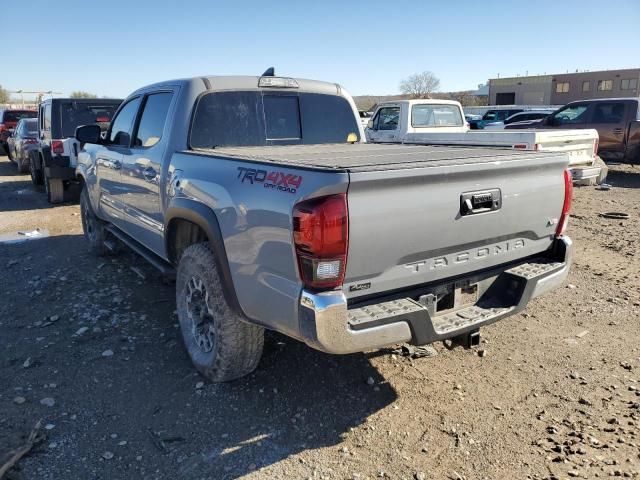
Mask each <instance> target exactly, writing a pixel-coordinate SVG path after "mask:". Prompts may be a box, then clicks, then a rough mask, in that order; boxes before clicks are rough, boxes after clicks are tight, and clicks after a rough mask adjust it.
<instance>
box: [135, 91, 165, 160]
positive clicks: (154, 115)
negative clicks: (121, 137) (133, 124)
mask: <svg viewBox="0 0 640 480" xmlns="http://www.w3.org/2000/svg"><path fill="white" fill-rule="evenodd" d="M172 97H173V95H172V94H171V93H169V92H163V93H154V94H152V95H149V96H148V97H147V100H146V101H145V104H144V110H143V111H142V117H141V118H140V125H139V126H138V132H137V133H136V139H135V141H134V142H133V145H134V146H135V147H143V148H149V147H153V146H154V145H155V144H156V143H158V142H159V141H160V139H161V138H162V132H163V130H164V124H165V122H166V120H167V113H168V112H169V105H171V98H172Z"/></svg>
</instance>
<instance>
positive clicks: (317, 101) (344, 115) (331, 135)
mask: <svg viewBox="0 0 640 480" xmlns="http://www.w3.org/2000/svg"><path fill="white" fill-rule="evenodd" d="M349 134H355V135H356V137H357V138H358V139H359V136H360V134H359V127H358V123H357V119H356V117H355V115H354V113H353V109H352V107H351V104H350V103H349V102H348V101H347V100H346V99H345V98H343V97H340V96H337V95H326V94H318V93H306V92H290V91H278V90H274V91H271V90H270V91H262V90H257V91H237V92H234V91H231V92H207V93H205V94H204V95H202V96H201V97H200V98H199V99H198V100H197V102H196V106H195V109H194V114H193V120H192V122H191V131H190V134H189V139H190V140H189V144H190V147H191V148H194V149H207V148H215V147H223V146H264V145H291V144H326V143H346V142H347V137H348V136H349Z"/></svg>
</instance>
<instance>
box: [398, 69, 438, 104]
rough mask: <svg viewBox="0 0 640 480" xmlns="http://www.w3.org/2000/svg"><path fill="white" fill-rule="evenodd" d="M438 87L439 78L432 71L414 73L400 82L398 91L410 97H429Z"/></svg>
mask: <svg viewBox="0 0 640 480" xmlns="http://www.w3.org/2000/svg"><path fill="white" fill-rule="evenodd" d="M439 89H440V79H439V78H438V77H436V76H435V75H434V74H433V73H432V72H429V71H425V72H422V73H414V74H413V75H410V76H408V77H407V78H405V79H404V80H402V81H401V82H400V91H401V92H402V93H403V94H405V95H409V96H410V97H412V98H430V97H431V94H432V93H433V92H436V91H438V90H439Z"/></svg>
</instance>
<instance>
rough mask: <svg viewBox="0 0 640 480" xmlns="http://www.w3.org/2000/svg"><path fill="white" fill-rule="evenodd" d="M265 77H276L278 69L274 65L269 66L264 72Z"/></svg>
mask: <svg viewBox="0 0 640 480" xmlns="http://www.w3.org/2000/svg"><path fill="white" fill-rule="evenodd" d="M262 76H263V77H275V76H276V70H275V68H273V67H269V68H267V69H266V70H265V71H264V73H263V74H262Z"/></svg>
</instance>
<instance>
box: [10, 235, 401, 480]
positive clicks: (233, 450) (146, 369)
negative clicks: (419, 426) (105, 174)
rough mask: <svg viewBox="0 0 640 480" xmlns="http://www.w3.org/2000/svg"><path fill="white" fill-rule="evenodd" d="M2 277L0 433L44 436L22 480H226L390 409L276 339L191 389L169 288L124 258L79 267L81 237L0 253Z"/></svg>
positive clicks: (355, 378) (356, 378)
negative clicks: (246, 365) (243, 373)
mask: <svg viewBox="0 0 640 480" xmlns="http://www.w3.org/2000/svg"><path fill="white" fill-rule="evenodd" d="M0 266H1V267H2V269H3V271H6V272H7V275H3V276H2V278H0V290H2V292H3V295H5V298H10V299H12V300H11V302H3V303H2V304H0V329H1V330H2V332H3V334H2V335H1V336H0V351H2V352H3V353H2V356H1V357H0V378H2V381H1V382H0V402H1V403H2V408H0V426H1V428H2V429H3V430H4V431H5V432H7V437H6V438H13V439H17V438H19V436H20V435H21V434H24V433H25V432H24V430H25V429H27V428H28V426H30V425H31V426H32V425H33V424H35V422H36V421H37V419H43V424H47V423H50V424H52V425H55V428H53V429H52V430H50V431H47V432H46V434H47V437H48V438H47V439H46V440H45V441H44V442H43V443H42V444H41V445H40V446H39V447H38V448H37V449H36V450H35V451H34V452H33V454H32V455H31V456H29V457H28V458H25V459H24V460H23V461H22V463H21V466H22V469H23V473H24V475H25V478H35V477H38V478H94V477H100V478H158V477H162V478H215V479H225V478H237V477H240V476H242V475H244V474H247V473H250V472H252V471H256V470H258V469H260V468H261V467H263V466H268V465H272V464H276V463H278V462H279V461H280V460H283V459H285V458H287V457H289V456H291V455H294V454H296V453H298V452H300V451H303V450H309V449H317V448H321V447H327V446H336V445H338V444H339V443H341V441H342V438H343V436H344V435H345V434H347V432H348V431H349V429H350V428H351V427H356V426H358V425H360V424H362V423H363V422H365V421H366V419H367V418H368V417H369V416H371V415H373V414H375V413H376V412H379V411H380V410H381V409H384V408H385V407H387V406H388V405H390V404H391V403H393V402H394V400H395V399H396V393H395V391H394V390H393V389H392V388H391V387H390V386H389V385H388V384H387V383H386V382H385V381H384V379H383V378H382V377H381V375H380V374H379V373H378V372H377V370H376V369H375V368H373V367H372V365H371V364H370V362H369V361H368V360H367V357H366V356H365V355H363V354H356V355H348V356H330V355H326V354H322V353H320V352H317V351H314V350H312V349H310V348H308V347H307V346H305V345H303V344H301V343H299V342H296V341H293V340H291V339H288V338H286V337H283V336H281V335H278V334H274V333H269V334H267V340H266V345H265V352H264V356H263V359H262V361H261V363H260V365H259V367H258V369H257V370H256V371H255V372H254V373H253V374H251V375H249V376H247V377H246V378H243V379H240V380H237V381H234V382H231V383H227V384H211V383H208V382H205V383H204V385H199V384H198V382H201V381H203V379H202V378H201V377H200V376H199V375H198V374H197V373H196V372H195V371H194V369H193V367H192V365H191V363H190V361H189V359H188V357H187V355H186V352H185V350H184V348H183V346H182V340H181V338H180V333H179V329H178V328H177V318H176V316H175V313H174V310H175V301H174V287H173V285H167V284H164V283H162V281H161V280H160V278H159V276H158V274H156V272H155V271H154V270H152V268H151V267H149V266H148V265H147V264H146V263H145V262H144V261H143V260H141V259H140V258H138V257H136V256H135V255H133V254H126V253H125V254H122V255H120V256H117V257H103V258H95V257H93V256H91V255H89V254H88V253H86V245H85V244H84V239H83V238H82V237H81V236H79V235H67V236H58V237H48V238H44V239H41V240H34V241H29V242H25V243H22V244H16V245H6V244H5V245H0ZM134 270H137V272H136V271H134ZM142 277H144V279H143V278H142ZM52 319H54V320H53V321H52ZM78 332H81V333H78ZM105 352H106V353H105ZM110 352H111V353H112V354H109V353H110ZM27 359H29V362H27V363H29V366H28V367H24V364H25V361H26V360H27ZM369 377H371V378H372V379H373V381H374V385H369V384H368V383H371V382H370V381H369V382H367V379H368V378H369ZM16 395H19V396H22V397H24V398H25V402H24V403H23V404H16V403H14V402H13V401H12V399H13V398H14V397H15V396H16ZM47 397H50V398H54V399H55V405H54V406H53V407H47V406H45V405H42V404H41V403H40V400H41V399H43V398H47ZM123 441H124V442H125V443H124V444H122V443H121V442H123ZM52 443H53V444H54V445H55V447H51V446H50V445H51V444H52ZM2 448H3V449H4V448H5V446H2ZM105 452H111V453H112V454H113V458H110V459H105ZM309 469H310V470H309V475H310V476H311V475H312V471H311V467H309ZM158 472H161V474H160V473H158ZM14 473H15V472H14ZM18 474H19V473H18Z"/></svg>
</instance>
